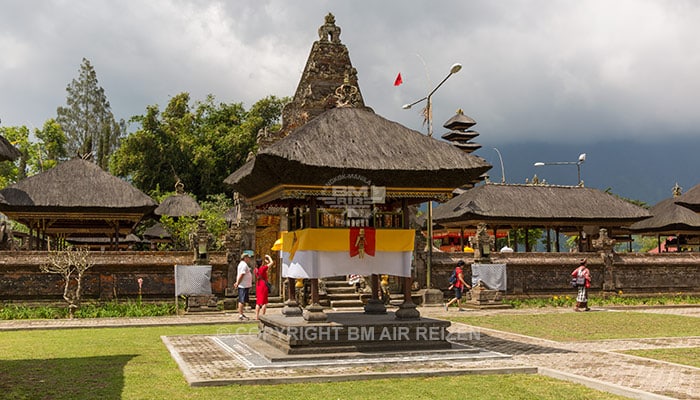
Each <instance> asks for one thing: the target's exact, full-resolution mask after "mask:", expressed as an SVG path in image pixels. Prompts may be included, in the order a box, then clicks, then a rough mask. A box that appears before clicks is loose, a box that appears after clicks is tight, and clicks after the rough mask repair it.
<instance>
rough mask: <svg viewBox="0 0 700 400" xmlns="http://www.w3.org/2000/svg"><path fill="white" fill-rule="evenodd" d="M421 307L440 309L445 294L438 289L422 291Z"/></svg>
mask: <svg viewBox="0 0 700 400" xmlns="http://www.w3.org/2000/svg"><path fill="white" fill-rule="evenodd" d="M422 297H423V301H422V303H421V304H422V305H423V306H424V307H431V306H432V307H442V304H443V303H444V302H445V294H444V293H442V290H439V289H425V290H424V291H423V296H422Z"/></svg>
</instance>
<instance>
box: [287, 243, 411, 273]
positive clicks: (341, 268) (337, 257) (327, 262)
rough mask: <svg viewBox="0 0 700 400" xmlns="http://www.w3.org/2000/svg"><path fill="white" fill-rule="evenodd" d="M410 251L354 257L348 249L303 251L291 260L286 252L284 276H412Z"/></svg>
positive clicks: (378, 252) (380, 252)
mask: <svg viewBox="0 0 700 400" xmlns="http://www.w3.org/2000/svg"><path fill="white" fill-rule="evenodd" d="M412 256H413V253H412V252H410V251H403V252H397V251H393V252H383V251H377V252H376V254H375V255H374V257H373V256H369V255H365V256H364V257H363V258H360V257H358V256H355V257H350V256H349V255H348V252H346V251H314V250H299V251H297V252H296V254H294V260H292V261H291V262H290V260H289V253H287V252H283V253H282V276H283V277H285V278H325V277H328V276H339V275H347V274H348V273H350V272H352V273H353V274H358V275H371V274H387V275H395V276H411V257H412Z"/></svg>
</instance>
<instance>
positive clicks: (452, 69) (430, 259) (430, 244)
mask: <svg viewBox="0 0 700 400" xmlns="http://www.w3.org/2000/svg"><path fill="white" fill-rule="evenodd" d="M461 69H462V64H460V63H454V64H452V66H451V67H450V73H449V74H447V76H446V77H445V79H443V80H442V81H441V82H440V83H438V85H437V86H435V89H433V90H431V91H430V93H428V95H427V96H425V97H423V98H422V99H419V100H416V101H414V102H413V103H409V104H404V105H403V107H402V108H403V109H404V110H408V109H410V108H411V107H413V106H415V105H416V104H418V103H420V102H422V101H427V104H426V106H425V118H426V119H427V121H428V137H432V136H433V112H432V111H433V110H432V106H433V103H432V97H433V93H435V91H436V90H438V89H439V88H440V86H442V84H443V83H445V81H447V80H448V79H449V78H450V77H451V76H452V75H454V74H456V73H457V72H459V70H461ZM427 224H428V257H427V259H426V262H425V273H426V277H425V286H426V288H427V289H430V272H431V264H432V262H433V202H432V200H429V201H428V221H427Z"/></svg>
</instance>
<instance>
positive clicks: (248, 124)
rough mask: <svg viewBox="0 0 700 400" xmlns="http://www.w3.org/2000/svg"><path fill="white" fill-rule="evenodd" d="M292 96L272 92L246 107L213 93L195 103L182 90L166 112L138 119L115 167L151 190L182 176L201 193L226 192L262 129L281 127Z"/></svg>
mask: <svg viewBox="0 0 700 400" xmlns="http://www.w3.org/2000/svg"><path fill="white" fill-rule="evenodd" d="M286 101H287V99H286V98H282V99H278V98H276V97H275V96H269V97H267V98H265V99H262V100H260V101H258V102H257V103H255V104H254V105H253V106H252V107H251V109H250V110H249V111H246V110H245V109H244V107H243V105H242V104H241V103H232V104H225V103H219V104H216V103H215V101H214V97H213V96H212V95H209V96H207V98H206V99H205V100H204V101H195V102H194V103H193V104H190V95H189V94H188V93H180V94H178V95H176V96H174V97H173V98H172V99H171V100H170V102H169V103H168V105H167V107H166V108H165V110H163V111H162V112H161V111H160V109H159V107H158V106H157V105H151V106H148V107H147V108H146V113H145V114H144V115H139V116H135V117H134V118H133V119H132V122H136V123H138V124H139V125H140V128H139V129H138V130H137V131H136V132H134V133H132V134H131V135H129V136H128V137H126V138H125V139H123V140H122V142H121V146H120V148H119V149H118V150H117V151H116V152H115V153H114V155H113V157H112V161H111V163H110V170H111V171H112V173H113V174H115V175H117V176H121V177H124V178H128V179H129V180H130V181H131V182H132V183H133V184H134V185H135V186H136V187H137V188H139V189H140V190H142V191H144V192H147V193H148V192H151V191H153V190H154V189H156V188H163V189H170V188H173V187H174V186H175V182H176V181H177V180H178V179H180V180H181V181H182V182H183V183H184V185H185V190H186V191H187V192H189V193H191V194H193V195H194V196H195V197H196V198H200V199H204V198H206V196H207V195H211V194H217V193H225V192H226V191H227V190H228V189H227V188H226V187H225V186H224V183H223V181H224V179H225V178H226V177H227V176H228V175H229V174H231V173H232V172H233V171H235V170H236V169H238V168H239V167H240V166H242V165H243V164H244V163H245V161H246V158H247V156H248V153H250V152H251V151H254V150H255V143H256V142H255V140H256V137H257V134H258V131H259V130H261V129H265V128H267V129H268V130H270V131H274V130H277V129H279V124H278V121H279V119H280V115H281V110H282V106H283V105H284V104H285V102H286Z"/></svg>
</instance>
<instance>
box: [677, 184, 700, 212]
mask: <svg viewBox="0 0 700 400" xmlns="http://www.w3.org/2000/svg"><path fill="white" fill-rule="evenodd" d="M675 202H676V204H680V205H682V206H684V207H687V208H689V209H691V210H693V211H695V212H700V184H698V185H695V186H693V187H692V188H691V189H690V190H688V191H687V192H685V193H683V194H682V195H680V196H679V197H676V199H675Z"/></svg>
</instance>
